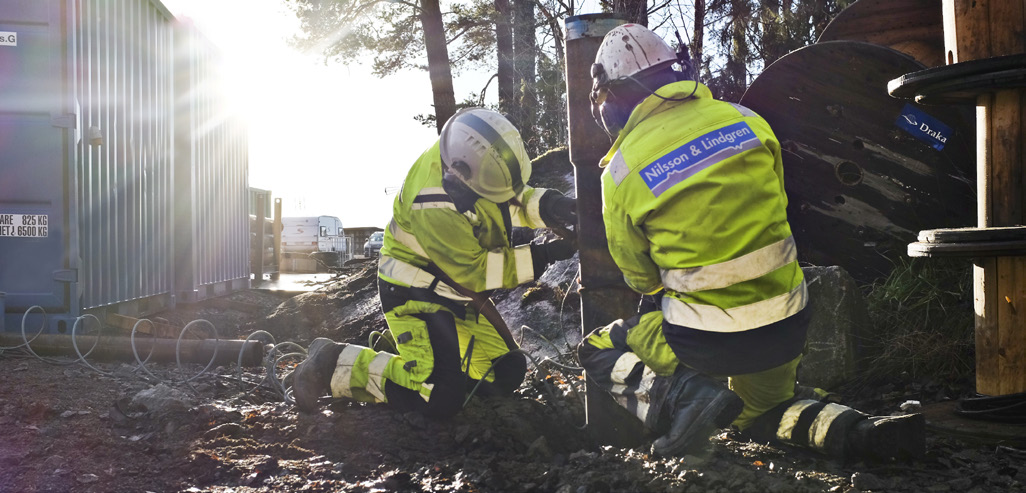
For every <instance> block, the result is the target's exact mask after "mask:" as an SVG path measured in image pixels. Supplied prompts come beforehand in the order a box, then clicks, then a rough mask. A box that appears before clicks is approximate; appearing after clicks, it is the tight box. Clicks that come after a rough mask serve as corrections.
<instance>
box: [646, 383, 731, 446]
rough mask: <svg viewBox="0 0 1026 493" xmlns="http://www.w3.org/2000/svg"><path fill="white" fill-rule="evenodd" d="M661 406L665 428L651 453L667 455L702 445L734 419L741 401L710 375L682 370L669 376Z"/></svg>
mask: <svg viewBox="0 0 1026 493" xmlns="http://www.w3.org/2000/svg"><path fill="white" fill-rule="evenodd" d="M663 407H664V409H665V411H667V415H668V420H669V423H670V426H669V431H668V432H667V433H666V434H665V435H663V436H661V437H659V438H657V439H656V440H655V441H654V442H652V452H653V453H654V454H656V455H660V456H670V455H684V454H688V453H694V452H697V451H699V450H701V449H702V448H704V447H705V445H706V444H707V443H708V440H709V437H710V436H711V435H712V434H713V432H715V431H716V430H718V429H720V428H726V427H727V426H730V423H731V422H733V421H734V420H735V419H737V417H738V416H739V415H740V414H741V411H742V409H744V407H745V403H744V402H743V401H742V400H741V398H740V397H738V396H737V394H735V393H734V392H731V391H730V390H729V389H728V388H727V387H725V386H724V385H723V384H721V383H719V382H717V381H715V380H713V379H712V378H710V377H708V376H706V375H703V374H701V373H698V372H696V371H694V370H691V369H682V370H678V371H677V373H676V374H674V375H673V377H672V381H671V382H670V388H669V389H668V390H667V393H666V397H665V401H664V404H663Z"/></svg>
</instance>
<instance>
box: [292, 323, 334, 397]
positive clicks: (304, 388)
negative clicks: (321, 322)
mask: <svg viewBox="0 0 1026 493" xmlns="http://www.w3.org/2000/svg"><path fill="white" fill-rule="evenodd" d="M345 347H346V344H340V343H337V342H335V341H332V340H331V339H326V338H324V337H318V338H317V339H314V340H313V342H311V343H310V347H309V348H307V351H306V359H305V360H303V362H302V363H300V364H299V365H298V366H296V370H295V371H294V372H292V398H293V399H295V401H296V407H297V408H299V410H300V411H314V410H316V409H317V399H318V398H319V397H320V396H322V395H325V394H328V393H330V392H331V374H332V373H334V372H335V365H336V364H337V362H338V355H339V354H342V350H343V349H345Z"/></svg>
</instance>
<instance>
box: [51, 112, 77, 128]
mask: <svg viewBox="0 0 1026 493" xmlns="http://www.w3.org/2000/svg"><path fill="white" fill-rule="evenodd" d="M76 120H77V118H76V117H75V115H60V116H54V117H51V118H50V125H52V126H54V127H60V128H75V121H76Z"/></svg>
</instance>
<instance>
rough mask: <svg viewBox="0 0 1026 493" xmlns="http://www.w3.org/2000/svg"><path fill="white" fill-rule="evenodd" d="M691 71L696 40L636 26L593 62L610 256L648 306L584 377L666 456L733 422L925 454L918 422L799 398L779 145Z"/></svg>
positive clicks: (822, 447) (861, 447)
mask: <svg viewBox="0 0 1026 493" xmlns="http://www.w3.org/2000/svg"><path fill="white" fill-rule="evenodd" d="M673 64H679V65H680V66H681V67H682V70H681V71H675V70H674V69H673V68H672V65H673ZM693 72H694V70H693V68H692V66H691V63H690V59H689V57H688V55H687V51H686V47H685V46H681V52H679V53H674V51H673V50H672V49H671V48H670V47H669V45H667V44H666V43H665V42H664V41H663V40H662V39H661V38H659V37H658V36H657V35H656V34H655V33H653V32H652V31H650V30H649V29H647V28H645V27H643V26H640V25H636V24H625V25H622V26H619V27H616V28H614V29H613V30H611V31H610V32H609V33H607V34H606V35H605V37H604V38H603V40H602V44H601V45H600V47H599V50H598V53H597V55H596V57H595V64H594V65H592V68H591V75H592V78H593V90H592V103H593V111H594V112H595V114H596V119H597V120H599V123H600V124H601V125H602V126H603V127H604V129H605V130H606V132H607V133H608V134H609V135H610V138H613V139H615V141H614V142H613V145H612V148H611V149H610V150H609V152H608V153H607V154H606V156H605V157H604V158H603V159H602V162H601V165H602V166H604V167H606V170H605V172H604V173H603V175H602V193H603V218H604V222H605V226H606V234H607V236H608V241H609V250H610V253H611V254H612V257H613V259H614V260H615V261H616V264H617V266H619V268H620V270H621V271H623V275H624V279H625V280H626V282H627V284H628V285H629V286H630V287H631V288H632V289H634V290H635V291H637V292H639V293H642V301H641V305H640V307H639V310H638V315H637V316H634V317H632V318H630V319H627V320H618V321H616V322H614V323H612V324H610V325H609V326H606V327H603V328H600V329H597V330H596V331H594V332H593V333H591V334H590V335H589V336H588V337H586V338H585V340H584V341H582V343H581V345H580V346H579V348H578V356H579V358H580V360H581V364H582V365H583V366H584V368H585V369H586V370H587V374H588V376H589V377H590V378H591V379H592V381H593V382H594V383H596V384H597V385H599V386H600V387H602V388H604V389H605V390H607V391H609V392H610V394H611V395H612V396H613V397H614V399H615V400H616V401H617V402H618V403H619V404H620V405H621V406H623V407H625V408H626V409H628V410H629V411H630V412H631V413H632V414H634V415H636V416H637V417H638V418H639V419H641V420H642V422H643V423H644V425H645V426H646V428H648V429H649V430H650V431H651V432H653V433H654V434H655V435H657V436H659V437H658V438H657V439H656V440H655V441H654V442H653V444H652V449H653V452H655V453H657V454H659V455H681V454H685V453H689V452H693V451H695V450H697V449H699V448H701V447H702V446H703V445H704V444H706V443H707V441H708V438H709V436H710V435H711V434H712V433H713V432H714V431H715V430H716V429H720V428H726V427H728V426H731V425H733V426H734V427H736V428H738V429H740V430H742V432H744V433H747V434H748V435H749V436H751V437H752V438H754V439H757V440H761V441H771V440H779V441H782V442H785V443H788V444H792V445H798V446H803V447H807V448H811V449H814V450H817V451H820V452H823V453H825V454H827V455H830V456H832V457H837V458H842V459H850V458H865V459H888V458H894V457H900V458H909V457H917V456H920V455H922V454H923V453H924V447H925V441H924V431H923V429H924V420H923V417H922V416H921V415H909V416H901V417H883V418H881V417H871V416H868V415H866V414H863V413H861V412H859V411H856V410H854V409H851V408H849V407H846V406H842V405H840V404H836V403H828V402H824V401H823V399H821V397H822V396H825V395H826V393H825V392H823V391H821V390H818V389H814V391H812V390H813V389H808V390H810V391H811V392H808V393H807V394H808V395H806V396H796V394H795V391H796V387H797V386H796V382H795V373H796V369H797V366H798V362H799V361H800V360H801V353H802V350H803V348H804V346H805V338H806V329H807V327H808V322H809V320H808V312H807V310H804V308H805V305H806V300H807V297H808V291H807V288H806V284H805V279H804V276H803V274H802V270H801V268H800V267H799V265H798V261H797V257H796V249H795V242H794V238H793V237H792V236H791V229H790V226H789V225H788V222H787V216H786V212H785V208H786V206H787V196H786V195H785V193H784V177H783V163H782V161H781V154H780V143H779V142H778V141H777V139H776V137H775V136H774V134H773V131H772V130H771V129H770V127H769V125H768V124H767V123H766V121H765V120H763V119H762V118H761V117H759V115H757V114H755V113H754V112H752V111H751V110H749V109H748V108H745V107H743V106H740V105H737V104H732V103H728V102H724V101H718V100H716V99H713V97H712V93H711V92H710V91H709V89H708V88H707V87H706V86H704V85H702V84H700V83H699V82H697V80H696V79H697V77H696V75H695V74H694V73H693ZM715 377H729V380H728V385H729V388H728V387H727V386H724V385H722V384H721V383H720V382H719V381H718V380H717V379H716V378H715ZM810 396H811V397H813V398H808V397H810Z"/></svg>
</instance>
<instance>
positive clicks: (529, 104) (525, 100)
mask: <svg viewBox="0 0 1026 493" xmlns="http://www.w3.org/2000/svg"><path fill="white" fill-rule="evenodd" d="M513 9H514V12H513V52H514V54H515V58H514V70H515V72H516V74H517V79H518V82H520V104H519V106H520V111H519V113H520V114H519V115H518V116H519V118H518V119H519V121H518V122H516V124H517V125H518V127H517V128H518V129H519V130H520V135H521V137H523V139H524V144H525V145H526V146H527V149H528V151H530V152H531V153H532V154H537V153H538V137H537V131H536V129H535V123H536V122H537V120H538V88H537V84H538V81H537V62H536V58H537V56H538V41H537V40H536V39H535V20H534V1H533V0H513Z"/></svg>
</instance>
